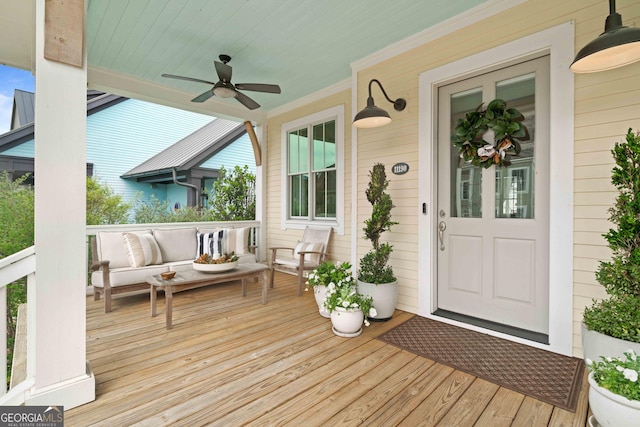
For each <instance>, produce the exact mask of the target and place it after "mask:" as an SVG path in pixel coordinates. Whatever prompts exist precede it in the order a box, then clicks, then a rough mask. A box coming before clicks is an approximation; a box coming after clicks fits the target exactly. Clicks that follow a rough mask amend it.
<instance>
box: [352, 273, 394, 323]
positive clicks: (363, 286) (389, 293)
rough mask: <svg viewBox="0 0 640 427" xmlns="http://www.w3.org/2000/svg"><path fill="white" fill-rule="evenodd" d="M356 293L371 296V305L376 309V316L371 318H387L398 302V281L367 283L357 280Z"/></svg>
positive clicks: (380, 319)
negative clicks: (377, 283)
mask: <svg viewBox="0 0 640 427" xmlns="http://www.w3.org/2000/svg"><path fill="white" fill-rule="evenodd" d="M357 286H358V293H359V294H361V295H364V296H367V295H369V296H371V297H373V307H374V308H375V309H376V312H377V314H376V316H375V317H370V319H371V320H378V321H383V320H389V319H391V317H392V316H393V313H394V312H395V311H396V305H397V304H398V281H397V280H396V281H395V282H391V283H381V284H379V285H376V284H374V283H367V282H363V281H360V280H358V281H357Z"/></svg>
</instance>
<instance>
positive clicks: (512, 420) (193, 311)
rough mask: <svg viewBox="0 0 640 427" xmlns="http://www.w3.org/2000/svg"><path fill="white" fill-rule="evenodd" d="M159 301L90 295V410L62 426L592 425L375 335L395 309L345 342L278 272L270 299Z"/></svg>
mask: <svg viewBox="0 0 640 427" xmlns="http://www.w3.org/2000/svg"><path fill="white" fill-rule="evenodd" d="M173 302H174V308H173V310H174V311H173V325H174V326H173V329H172V330H170V331H167V330H166V329H165V321H164V315H163V314H164V307H163V303H164V300H163V299H162V297H160V298H159V301H158V304H159V315H158V316H157V317H155V318H151V317H150V310H149V296H148V295H133V296H126V297H119V298H116V299H115V301H114V304H113V312H111V313H109V314H105V313H103V311H102V301H99V302H94V301H93V299H92V298H88V299H87V335H88V336H87V353H88V354H87V356H88V359H89V361H90V363H91V367H92V368H93V371H94V373H95V375H96V383H97V386H96V394H97V398H96V400H95V401H94V402H92V403H89V404H86V405H83V406H80V407H78V408H74V409H72V410H69V411H66V412H65V425H66V426H90V425H104V426H130V425H134V424H135V425H148V426H168V425H171V426H199V425H212V426H239V425H253V426H272V425H292V426H315V425H322V426H337V425H347V426H354V425H361V424H362V425H367V426H395V425H404V426H418V425H425V426H427V425H429V426H430V425H439V426H473V425H475V426H492V427H493V426H509V425H514V426H547V425H549V426H585V423H586V415H587V388H588V387H587V385H586V379H585V383H584V386H583V388H582V393H581V396H580V402H579V405H578V411H577V412H576V413H575V414H574V413H570V412H567V411H565V410H562V409H559V408H554V407H553V406H551V405H548V404H546V403H543V402H540V401H537V400H535V399H532V398H530V397H526V396H524V395H522V394H519V393H516V392H513V391H510V390H508V389H505V388H502V387H499V386H497V385H495V384H491V383H489V382H486V381H484V380H481V379H478V378H475V377H473V376H471V375H468V374H466V373H463V372H460V371H456V370H453V369H451V368H449V367H446V366H444V365H441V364H438V363H434V362H433V361H431V360H429V359H425V358H422V357H419V356H415V355H414V354H411V353H408V352H406V351H402V350H399V349H397V348H396V347H393V346H390V345H387V344H385V343H383V342H381V341H378V340H376V339H375V337H376V336H378V335H379V334H381V333H382V332H384V331H386V330H388V329H389V328H391V327H393V326H395V325H397V324H399V323H401V322H402V321H404V320H406V319H408V318H409V317H411V314H408V313H405V312H400V311H398V312H396V315H395V316H394V318H393V319H392V320H391V321H389V322H386V323H372V325H371V326H370V327H368V328H365V330H364V333H363V334H362V335H361V336H359V337H357V338H340V337H337V336H335V335H334V334H333V333H332V332H331V325H330V322H329V320H328V319H324V318H322V317H320V316H319V315H318V312H317V306H316V305H315V301H314V298H313V295H312V294H311V293H310V292H309V293H305V294H304V295H303V296H302V297H297V296H296V291H295V284H294V278H293V277H292V276H287V275H278V276H277V280H276V287H275V288H274V289H270V290H269V302H268V304H267V305H262V304H260V286H259V284H258V283H256V284H253V283H252V284H250V285H249V287H248V292H247V296H246V297H245V298H243V297H242V296H241V291H240V284H239V282H235V283H228V284H221V285H215V286H210V287H205V288H200V289H195V290H192V291H185V292H182V293H179V294H177V295H175V296H174V301H173Z"/></svg>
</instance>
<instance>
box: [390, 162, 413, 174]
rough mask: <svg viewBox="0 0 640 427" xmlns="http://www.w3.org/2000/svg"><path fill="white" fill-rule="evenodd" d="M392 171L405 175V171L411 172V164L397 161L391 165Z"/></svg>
mask: <svg viewBox="0 0 640 427" xmlns="http://www.w3.org/2000/svg"><path fill="white" fill-rule="evenodd" d="M391 172H393V173H394V174H395V175H404V174H405V173H407V172H409V165H408V164H406V163H404V162H402V163H396V164H395V165H393V166H391Z"/></svg>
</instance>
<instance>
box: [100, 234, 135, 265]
mask: <svg viewBox="0 0 640 427" xmlns="http://www.w3.org/2000/svg"><path fill="white" fill-rule="evenodd" d="M96 245H97V250H98V259H100V260H101V261H109V267H110V268H121V267H129V266H130V264H129V258H127V253H126V251H125V249H124V243H123V241H122V232H121V231H99V232H98V233H97V234H96Z"/></svg>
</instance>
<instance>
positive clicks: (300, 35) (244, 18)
mask: <svg viewBox="0 0 640 427" xmlns="http://www.w3.org/2000/svg"><path fill="white" fill-rule="evenodd" d="M487 1H489V0H461V1H456V2H452V1H450V0H396V1H393V2H389V1H386V0H354V1H344V0H323V1H317V0H246V1H237V0H189V1H187V0H179V1H176V0H135V1H132V0H110V1H99V0H88V19H87V23H88V24H87V35H86V38H87V40H86V41H87V48H88V60H89V86H90V87H91V88H93V89H98V90H103V91H106V92H110V93H115V94H118V95H123V96H128V97H134V98H139V99H144V100H148V101H153V102H157V103H161V104H165V105H172V106H176V107H180V108H185V109H189V110H192V111H198V112H203V113H208V114H212V115H217V116H223V117H224V116H230V117H235V118H240V119H249V120H259V119H261V118H263V117H264V114H266V113H267V112H268V111H270V110H273V109H275V108H278V107H281V106H283V105H285V104H288V103H291V102H292V101H295V100H297V99H300V98H302V97H305V96H307V95H310V94H312V93H314V92H317V91H319V90H322V89H324V88H327V87H330V86H332V85H334V84H337V83H340V82H344V81H345V80H347V79H349V78H350V76H351V68H350V64H351V63H352V62H354V61H357V60H359V59H362V58H365V57H367V56H369V55H371V54H372V53H374V52H376V51H379V50H380V49H383V48H385V47H387V46H390V45H393V44H394V43H396V42H398V41H400V40H403V39H405V38H407V37H409V36H411V35H413V34H416V33H419V32H421V31H423V30H425V29H428V28H429V27H432V26H434V25H436V24H438V23H440V22H442V21H445V20H447V19H449V18H451V17H453V16H456V15H458V14H460V13H463V12H465V11H467V10H469V9H471V8H473V7H476V6H478V5H481V4H482V3H485V2H487ZM16 3H23V2H15V1H14V0H0V8H1V9H0V11H2V13H0V16H3V17H5V18H2V22H0V23H4V21H5V20H6V21H8V22H7V26H5V25H0V63H7V64H9V65H13V66H18V67H21V68H26V69H30V68H32V67H31V62H32V60H31V58H32V54H31V52H25V50H27V49H26V46H31V43H32V39H33V36H32V35H31V34H32V33H30V32H29V28H27V29H26V30H25V29H22V28H19V27H18V26H17V25H9V24H11V23H14V24H15V23H18V22H32V20H33V6H30V7H27V6H24V7H20V8H19V7H17V6H15V4H16ZM24 3H31V2H24ZM5 11H10V12H11V14H9V13H5ZM16 14H17V15H18V16H19V18H18V19H16ZM22 18H24V19H22ZM16 35H19V37H20V38H19V40H20V41H22V40H24V39H25V38H27V40H29V39H28V37H31V40H30V43H29V44H27V43H25V42H20V43H16V40H17V39H16ZM2 40H4V41H2ZM28 50H31V49H28ZM25 53H28V54H29V55H25ZM220 54H228V55H230V56H231V57H232V60H231V62H230V65H231V66H232V67H233V78H232V82H233V83H275V84H278V85H280V87H281V88H282V94H280V95H274V94H262V93H257V92H246V94H247V95H249V96H251V97H252V98H254V99H255V100H256V101H257V102H258V103H259V104H261V105H262V108H261V109H259V110H254V111H249V110H247V109H245V108H244V107H242V106H241V105H240V104H238V103H237V102H236V101H235V100H220V99H215V98H212V99H210V100H208V101H206V102H205V103H203V104H194V103H191V102H190V100H191V99H192V98H193V97H194V96H196V95H198V94H200V93H202V92H204V91H206V90H207V88H208V86H207V85H205V84H200V83H192V82H186V81H180V80H172V79H166V78H163V77H161V74H162V73H169V74H178V75H184V76H190V77H195V78H199V79H203V80H209V81H214V82H215V81H217V80H218V79H217V76H216V73H215V70H214V66H213V61H214V60H218V55H220Z"/></svg>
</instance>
